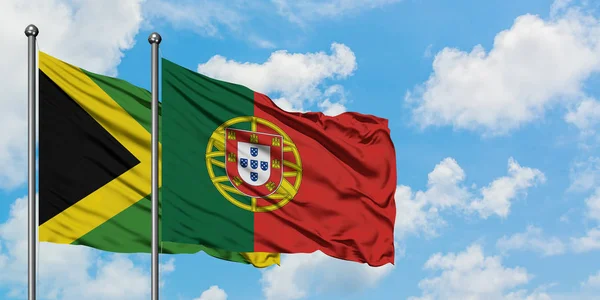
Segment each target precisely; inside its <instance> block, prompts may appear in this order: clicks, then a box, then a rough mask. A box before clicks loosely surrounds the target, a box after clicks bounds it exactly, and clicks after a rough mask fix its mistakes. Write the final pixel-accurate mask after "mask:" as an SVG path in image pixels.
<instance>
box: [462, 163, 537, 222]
mask: <svg viewBox="0 0 600 300" xmlns="http://www.w3.org/2000/svg"><path fill="white" fill-rule="evenodd" d="M544 182H546V178H545V176H544V174H543V173H542V172H541V171H540V170H537V169H532V168H527V167H521V166H520V165H519V163H517V162H516V161H515V160H514V159H513V158H512V157H511V158H510V159H509V160H508V176H503V177H500V178H498V179H496V180H494V181H493V182H492V183H491V184H490V185H488V186H487V187H484V188H483V189H481V194H482V196H483V197H482V198H481V199H478V200H475V201H473V202H471V204H470V209H472V210H475V211H477V212H479V215H480V216H481V217H482V218H487V217H489V216H490V215H492V214H496V215H499V216H501V217H504V218H506V217H507V216H508V213H509V211H510V205H511V202H510V201H511V200H512V199H514V198H515V197H516V196H517V194H518V193H523V194H525V195H526V191H527V189H529V188H530V187H532V186H535V185H536V184H538V183H544Z"/></svg>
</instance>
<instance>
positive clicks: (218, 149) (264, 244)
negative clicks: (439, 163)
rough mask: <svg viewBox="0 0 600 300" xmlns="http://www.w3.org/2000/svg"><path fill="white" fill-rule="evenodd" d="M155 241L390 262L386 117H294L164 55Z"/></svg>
mask: <svg viewBox="0 0 600 300" xmlns="http://www.w3.org/2000/svg"><path fill="white" fill-rule="evenodd" d="M162 100H163V119H162V121H163V123H162V126H163V131H162V132H163V140H162V141H163V193H164V196H165V198H166V199H170V201H169V202H167V203H164V207H163V223H162V230H163V239H164V240H165V241H171V242H181V243H190V244H191V243H195V244H202V245H206V246H210V247H215V248H219V249H227V250H232V251H241V252H251V251H258V252H278V253H311V252H314V251H317V250H320V251H322V252H323V253H325V254H327V255H329V256H332V257H336V258H339V259H344V260H350V261H356V262H361V263H367V264H369V265H371V266H381V265H385V264H387V263H394V234H393V231H394V221H395V216H396V208H395V201H394V192H395V188H396V160H395V150H394V145H393V143H392V141H391V138H390V130H389V128H388V121H387V120H386V119H382V118H379V117H376V116H371V115H364V114H359V113H343V114H340V115H338V116H333V117H332V116H325V115H323V114H322V113H291V112H286V111H284V110H282V109H280V108H279V107H277V106H276V105H275V104H274V103H273V101H271V99H269V98H268V97H267V96H265V95H263V94H261V93H258V92H255V91H253V90H251V89H249V88H246V87H244V86H241V85H238V84H233V83H228V82H224V81H220V80H216V79H213V78H210V77H207V76H204V75H202V74H199V73H197V72H194V71H191V70H188V69H186V68H183V67H181V66H179V65H177V64H175V63H173V62H171V61H169V60H167V59H163V60H162Z"/></svg>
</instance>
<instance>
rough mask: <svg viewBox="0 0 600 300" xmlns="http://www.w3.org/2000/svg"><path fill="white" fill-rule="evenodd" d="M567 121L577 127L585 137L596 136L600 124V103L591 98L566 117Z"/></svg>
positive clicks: (582, 102) (579, 104)
mask: <svg viewBox="0 0 600 300" xmlns="http://www.w3.org/2000/svg"><path fill="white" fill-rule="evenodd" d="M565 121H567V122H568V123H571V124H573V125H575V126H577V128H579V129H580V130H581V132H582V134H583V135H584V136H591V135H593V134H595V133H596V130H595V129H596V127H597V126H598V125H599V124H600V102H599V101H597V100H595V99H589V98H588V99H585V100H583V101H581V102H580V103H578V105H577V107H576V108H575V109H573V110H571V111H569V112H568V113H567V114H566V115H565Z"/></svg>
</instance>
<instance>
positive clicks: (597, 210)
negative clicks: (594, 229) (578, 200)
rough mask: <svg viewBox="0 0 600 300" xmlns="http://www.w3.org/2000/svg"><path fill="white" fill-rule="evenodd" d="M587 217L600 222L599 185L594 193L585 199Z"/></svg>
mask: <svg viewBox="0 0 600 300" xmlns="http://www.w3.org/2000/svg"><path fill="white" fill-rule="evenodd" d="M585 205H586V207H587V217H588V218H590V219H593V220H596V221H598V223H599V224H600V187H598V188H596V191H595V193H594V194H592V195H590V196H589V197H588V198H587V199H585Z"/></svg>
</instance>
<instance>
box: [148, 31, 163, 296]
mask: <svg viewBox="0 0 600 300" xmlns="http://www.w3.org/2000/svg"><path fill="white" fill-rule="evenodd" d="M161 40H162V38H161V37H160V34H158V33H156V32H154V33H152V34H150V37H148V42H149V43H150V45H151V46H152V179H151V181H152V267H151V269H152V300H158V283H159V280H158V278H159V277H158V267H159V265H158V242H159V240H158V45H159V44H160V42H161Z"/></svg>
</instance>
